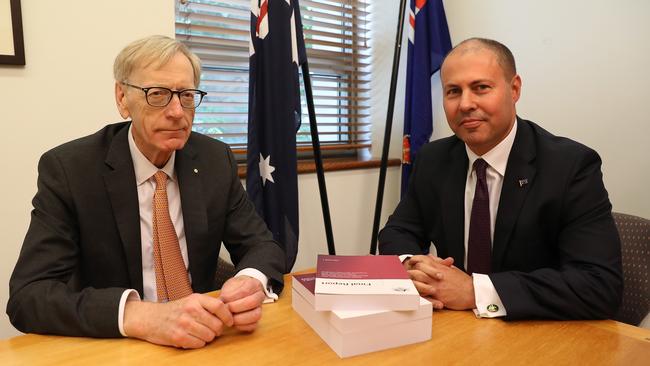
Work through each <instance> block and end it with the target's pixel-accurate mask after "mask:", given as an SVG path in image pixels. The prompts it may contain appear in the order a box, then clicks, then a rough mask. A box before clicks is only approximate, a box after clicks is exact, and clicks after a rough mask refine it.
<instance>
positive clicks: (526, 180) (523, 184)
mask: <svg viewBox="0 0 650 366" xmlns="http://www.w3.org/2000/svg"><path fill="white" fill-rule="evenodd" d="M526 184H528V179H519V187H523V186H525V185H526Z"/></svg>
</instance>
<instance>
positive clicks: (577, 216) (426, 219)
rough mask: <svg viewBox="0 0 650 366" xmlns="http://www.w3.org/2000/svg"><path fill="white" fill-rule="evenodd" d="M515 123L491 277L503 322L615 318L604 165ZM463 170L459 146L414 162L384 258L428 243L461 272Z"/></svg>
mask: <svg viewBox="0 0 650 366" xmlns="http://www.w3.org/2000/svg"><path fill="white" fill-rule="evenodd" d="M517 123H518V125H517V134H516V136H515V141H514V144H513V146H512V150H511V152H510V156H509V158H508V164H507V167H506V172H505V177H504V181H503V188H502V190H501V198H500V201H499V206H498V213H497V217H496V223H495V228H494V241H493V245H492V269H493V273H492V274H490V279H491V280H492V282H493V284H494V286H495V288H496V290H497V292H498V294H499V296H500V298H501V300H502V301H503V304H504V306H505V307H506V311H507V313H508V315H507V317H506V319H522V318H551V319H589V318H607V317H611V316H613V315H614V313H615V312H616V309H617V308H618V305H619V302H620V300H621V294H622V287H623V282H622V277H621V249H620V241H619V237H618V232H617V230H616V227H615V226H614V221H613V219H612V215H611V204H610V202H609V199H608V197H607V191H606V190H605V187H604V185H603V180H602V173H601V171H600V165H601V161H600V157H599V156H598V154H597V153H596V152H595V151H593V150H591V149H589V148H588V147H586V146H584V145H581V144H578V143H576V142H574V141H571V140H569V139H566V138H562V137H557V136H553V135H551V134H550V133H549V132H547V131H545V130H544V129H542V128H541V127H539V126H537V125H536V124H534V123H532V122H530V121H525V120H521V119H518V121H517ZM468 164H469V161H468V158H467V153H466V151H465V144H464V143H463V142H462V141H461V140H460V139H458V138H457V137H455V136H452V137H448V138H445V139H441V140H438V141H434V142H431V143H429V144H427V145H425V146H424V147H423V148H422V149H421V150H420V151H419V152H418V155H417V159H416V162H415V167H414V170H413V173H412V175H411V180H410V184H409V189H408V192H407V194H406V195H405V197H404V198H403V199H402V201H401V202H400V203H399V205H398V206H397V209H396V210H395V212H394V213H393V215H392V216H391V217H390V218H389V219H388V223H387V224H386V226H385V228H384V229H383V230H382V232H381V233H380V236H379V251H380V252H381V254H420V253H426V252H427V251H428V248H429V244H430V243H433V244H434V245H435V247H436V249H437V251H438V256H440V257H443V258H444V257H448V256H451V257H453V258H454V264H455V265H456V266H458V267H460V268H463V262H464V260H463V259H464V256H465V247H464V243H463V237H464V231H463V230H464V221H465V217H464V200H465V193H464V191H465V182H466V178H467V171H468ZM524 179H527V182H528V183H527V184H520V180H524Z"/></svg>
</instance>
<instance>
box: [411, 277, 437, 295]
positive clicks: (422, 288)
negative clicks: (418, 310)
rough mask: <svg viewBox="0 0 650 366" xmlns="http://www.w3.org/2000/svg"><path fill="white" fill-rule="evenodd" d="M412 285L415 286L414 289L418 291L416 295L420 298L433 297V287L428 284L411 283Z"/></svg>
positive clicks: (434, 292)
mask: <svg viewBox="0 0 650 366" xmlns="http://www.w3.org/2000/svg"><path fill="white" fill-rule="evenodd" d="M413 284H414V285H415V288H416V289H417V290H418V293H419V294H420V296H422V297H427V296H435V294H436V289H435V287H433V286H431V285H429V284H426V283H424V282H420V281H413Z"/></svg>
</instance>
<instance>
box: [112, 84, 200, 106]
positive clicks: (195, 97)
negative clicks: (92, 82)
mask: <svg viewBox="0 0 650 366" xmlns="http://www.w3.org/2000/svg"><path fill="white" fill-rule="evenodd" d="M122 84H124V85H126V86H130V87H132V88H136V89H140V90H142V91H143V92H144V97H145V99H146V100H147V104H149V105H150V106H152V107H166V106H167V105H168V104H169V102H171V100H172V97H173V96H174V94H176V95H178V100H179V101H180V102H181V107H183V108H187V109H195V108H196V107H198V106H199V104H201V101H202V100H203V97H204V96H206V95H207V94H208V93H206V92H204V91H202V90H198V89H181V90H171V89H169V88H163V87H161V86H153V87H150V88H143V87H141V86H137V85H132V84H129V83H126V82H122Z"/></svg>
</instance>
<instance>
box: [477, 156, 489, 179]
mask: <svg viewBox="0 0 650 366" xmlns="http://www.w3.org/2000/svg"><path fill="white" fill-rule="evenodd" d="M487 166H488V163H487V162H486V161H485V160H483V159H476V161H474V171H476V177H477V178H478V179H481V180H485V171H486V169H487Z"/></svg>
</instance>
